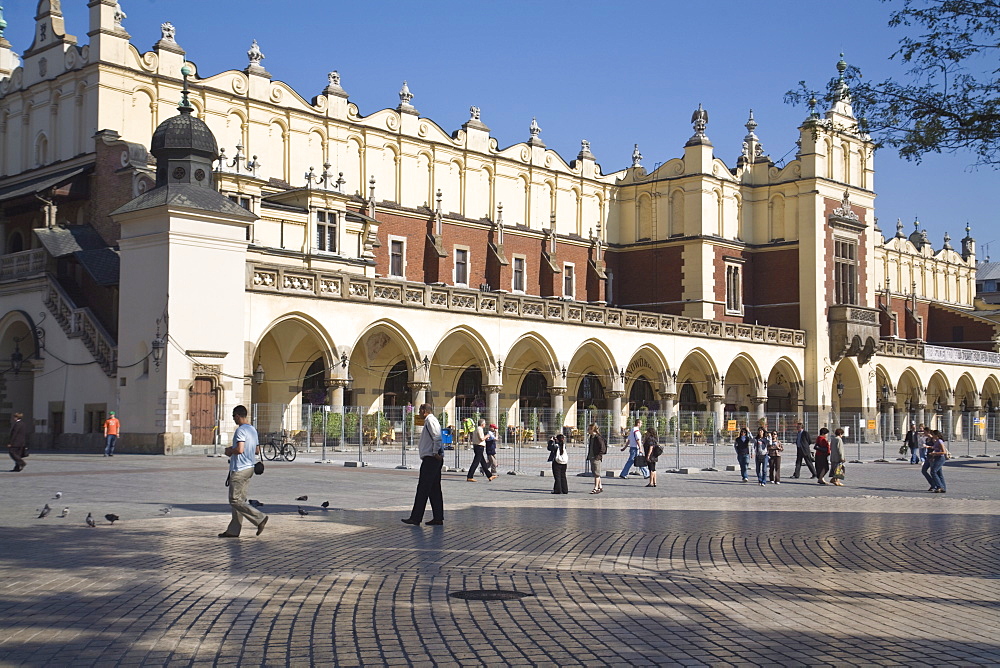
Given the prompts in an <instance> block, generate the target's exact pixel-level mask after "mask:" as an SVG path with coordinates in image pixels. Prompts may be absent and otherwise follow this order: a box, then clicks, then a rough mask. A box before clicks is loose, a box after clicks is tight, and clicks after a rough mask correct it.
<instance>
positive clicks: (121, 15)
mask: <svg viewBox="0 0 1000 668" xmlns="http://www.w3.org/2000/svg"><path fill="white" fill-rule="evenodd" d="M0 9H2V7H0ZM114 18H115V27H116V28H121V27H122V21H123V20H124V19H127V18H128V14H126V13H125V12H124V11H122V6H121V3H118V2H116V3H115V16H114Z"/></svg>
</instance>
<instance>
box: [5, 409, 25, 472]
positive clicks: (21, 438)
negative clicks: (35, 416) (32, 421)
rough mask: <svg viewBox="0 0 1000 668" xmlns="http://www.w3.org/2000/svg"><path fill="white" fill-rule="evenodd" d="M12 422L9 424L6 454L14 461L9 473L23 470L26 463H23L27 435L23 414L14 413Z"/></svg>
mask: <svg viewBox="0 0 1000 668" xmlns="http://www.w3.org/2000/svg"><path fill="white" fill-rule="evenodd" d="M13 418H14V419H13V421H12V422H11V423H10V437H9V438H8V439H7V454H9V455H10V458H11V459H13V460H14V468H12V469H11V470H10V472H11V473H17V472H18V471H22V470H24V467H25V466H27V465H28V464H27V462H25V461H24V455H25V450H27V447H28V446H27V440H26V439H27V434H25V427H24V413H14V415H13Z"/></svg>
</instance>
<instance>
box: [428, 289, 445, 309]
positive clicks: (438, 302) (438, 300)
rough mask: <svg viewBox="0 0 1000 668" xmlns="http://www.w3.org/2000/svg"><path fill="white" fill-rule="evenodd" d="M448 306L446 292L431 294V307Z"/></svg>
mask: <svg viewBox="0 0 1000 668" xmlns="http://www.w3.org/2000/svg"><path fill="white" fill-rule="evenodd" d="M447 305H448V293H447V292H432V293H431V306H447Z"/></svg>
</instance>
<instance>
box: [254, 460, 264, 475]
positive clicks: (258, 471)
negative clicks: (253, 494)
mask: <svg viewBox="0 0 1000 668" xmlns="http://www.w3.org/2000/svg"><path fill="white" fill-rule="evenodd" d="M253 474H254V475H263V474H264V462H262V461H259V460H258V462H257V463H256V464H254V465H253Z"/></svg>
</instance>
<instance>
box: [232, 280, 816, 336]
mask: <svg viewBox="0 0 1000 668" xmlns="http://www.w3.org/2000/svg"><path fill="white" fill-rule="evenodd" d="M248 269H249V270H248V271H247V290H249V291H251V292H264V293H280V294H282V295H285V296H296V295H299V296H303V297H319V298H321V299H335V300H346V301H355V302H371V303H375V304H392V305H394V306H402V307H411V308H428V309H441V310H447V311H450V312H452V313H469V314H478V315H483V316H500V317H504V318H521V319H525V320H544V321H547V322H564V323H567V324H577V325H592V326H600V327H609V328H616V329H630V330H640V331H647V332H650V333H659V334H676V335H680V336H700V337H706V338H714V339H729V340H733V341H747V342H751V343H766V344H776V345H783V346H792V347H797V348H803V347H805V341H806V340H805V332H804V331H802V330H798V329H784V328H780V327H768V326H764V325H748V324H743V323H728V322H717V321H715V320H704V319H701V318H687V317H683V316H676V315H664V314H660V313H649V312H646V311H632V310H627V309H620V308H614V307H609V306H602V305H599V304H590V303H587V302H577V301H565V300H562V299H547V298H542V297H532V296H528V295H513V294H507V293H501V292H480V291H477V290H470V289H468V288H457V287H452V286H445V285H425V284H423V283H409V282H406V281H398V280H391V279H382V278H369V277H365V276H359V275H356V274H348V273H340V272H310V271H303V270H299V269H293V268H288V267H281V266H274V265H264V264H260V263H256V262H251V263H249V267H248Z"/></svg>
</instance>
